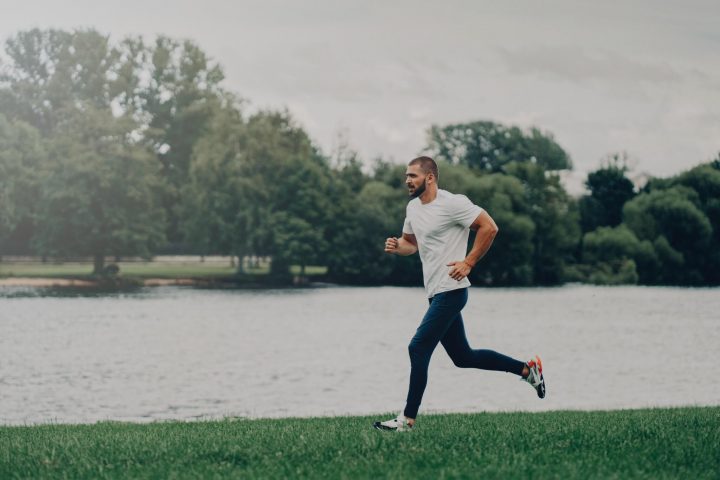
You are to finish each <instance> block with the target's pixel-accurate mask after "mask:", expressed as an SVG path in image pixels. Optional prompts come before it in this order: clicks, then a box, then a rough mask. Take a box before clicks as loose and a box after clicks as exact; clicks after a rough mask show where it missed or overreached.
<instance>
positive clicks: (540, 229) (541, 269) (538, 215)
mask: <svg viewBox="0 0 720 480" xmlns="http://www.w3.org/2000/svg"><path fill="white" fill-rule="evenodd" d="M508 174H510V175H513V176H514V177H516V178H517V179H519V180H520V181H521V182H522V184H523V188H524V189H525V192H526V208H527V210H526V211H525V212H523V213H525V214H526V215H527V216H528V217H529V218H530V219H531V220H532V222H533V223H534V224H535V233H534V236H533V249H532V252H533V259H532V262H531V263H532V268H533V282H534V283H538V284H543V285H548V284H557V283H560V282H562V281H563V271H564V269H565V266H566V265H568V264H570V263H572V262H573V261H574V258H573V252H574V250H575V248H576V246H577V244H578V242H579V240H580V227H579V213H578V209H577V203H576V202H575V201H574V200H573V199H572V198H571V197H570V196H569V195H568V193H567V192H566V191H565V189H564V188H563V186H562V184H561V183H560V177H559V176H558V175H557V174H554V173H549V172H546V171H545V170H544V169H543V168H542V167H541V166H540V165H538V164H534V163H515V164H512V165H509V166H508Z"/></svg>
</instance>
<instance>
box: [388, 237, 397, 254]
mask: <svg viewBox="0 0 720 480" xmlns="http://www.w3.org/2000/svg"><path fill="white" fill-rule="evenodd" d="M399 246H400V242H398V239H397V238H396V237H390V238H388V239H387V240H385V252H386V253H397V249H398V247H399Z"/></svg>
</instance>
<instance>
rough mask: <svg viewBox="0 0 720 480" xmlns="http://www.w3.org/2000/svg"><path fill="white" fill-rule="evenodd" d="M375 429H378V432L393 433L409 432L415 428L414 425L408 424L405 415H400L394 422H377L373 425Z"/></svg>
mask: <svg viewBox="0 0 720 480" xmlns="http://www.w3.org/2000/svg"><path fill="white" fill-rule="evenodd" d="M373 427H375V428H377V429H378V430H386V431H391V432H409V431H410V430H412V428H413V427H412V425H410V424H409V423H408V421H407V418H405V415H402V414H400V415H398V416H397V417H395V418H393V419H392V420H387V421H385V422H375V423H373Z"/></svg>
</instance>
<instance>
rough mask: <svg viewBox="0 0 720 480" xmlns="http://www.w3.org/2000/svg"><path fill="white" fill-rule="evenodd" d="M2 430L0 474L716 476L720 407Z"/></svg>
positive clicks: (106, 424) (719, 472)
mask: <svg viewBox="0 0 720 480" xmlns="http://www.w3.org/2000/svg"><path fill="white" fill-rule="evenodd" d="M375 418H376V417H344V418H342V417H334V418H312V419H279V420H242V419H227V420H223V421H201V422H162V423H152V424H127V423H114V422H103V423H97V424H94V425H74V426H68V425H42V426H28V427H0V478H3V479H12V478H28V477H34V478H125V477H129V478H298V477H299V478H379V477H382V478H428V479H436V478H562V479H565V478H582V479H586V478H623V479H624V478H652V479H661V478H687V479H701V478H714V479H717V478H720V407H712V408H681V409H654V410H626V411H612V412H548V413H499V414H497V413H494V414H471V415H461V414H452V415H426V416H423V417H421V419H420V420H419V422H418V428H417V429H416V430H415V431H412V432H409V433H406V434H405V433H401V434H398V433H389V432H378V431H375V430H373V429H372V428H371V426H370V425H371V422H372V420H374V419H375Z"/></svg>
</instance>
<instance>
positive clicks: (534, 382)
mask: <svg viewBox="0 0 720 480" xmlns="http://www.w3.org/2000/svg"><path fill="white" fill-rule="evenodd" d="M525 365H527V367H528V370H529V371H530V372H529V373H528V376H527V377H525V378H523V380H525V381H526V382H527V383H529V384H530V385H531V386H532V387H533V388H534V389H535V391H536V392H537V395H538V397H540V398H545V378H544V377H543V373H542V371H543V368H542V360H540V357H539V356H537V355H535V358H533V359H532V360H530V361H528V362H527V363H526V364H525Z"/></svg>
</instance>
